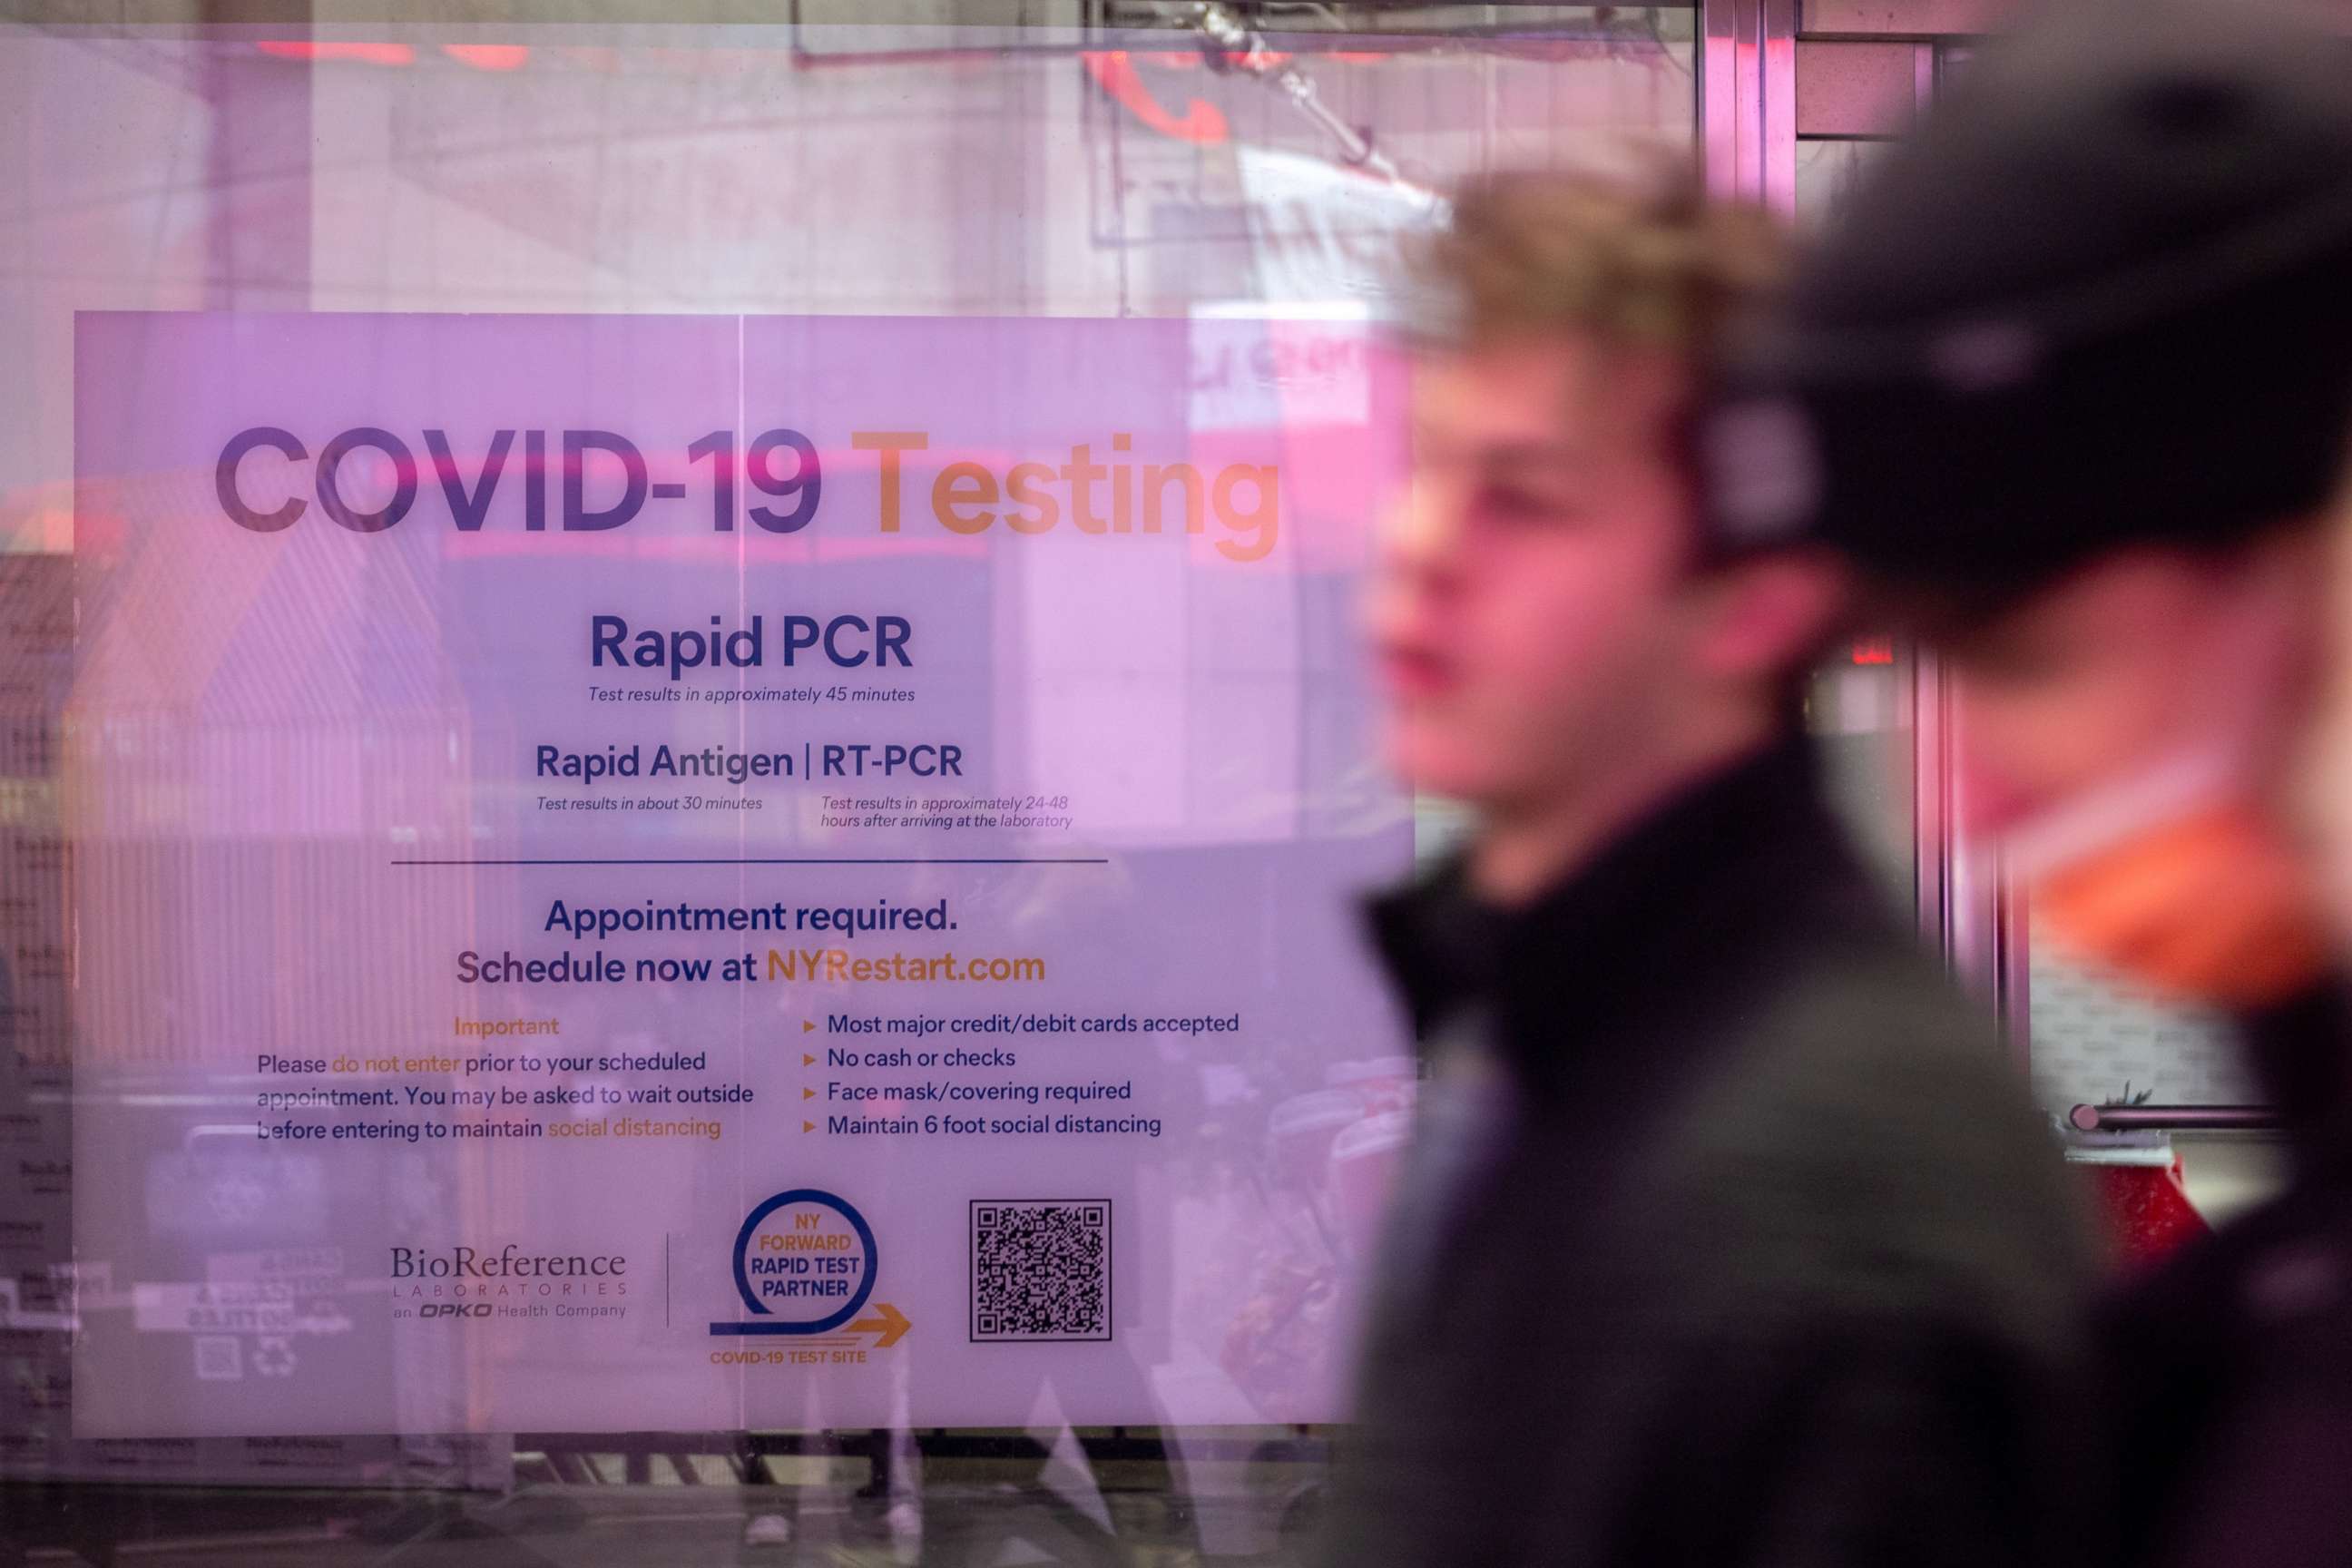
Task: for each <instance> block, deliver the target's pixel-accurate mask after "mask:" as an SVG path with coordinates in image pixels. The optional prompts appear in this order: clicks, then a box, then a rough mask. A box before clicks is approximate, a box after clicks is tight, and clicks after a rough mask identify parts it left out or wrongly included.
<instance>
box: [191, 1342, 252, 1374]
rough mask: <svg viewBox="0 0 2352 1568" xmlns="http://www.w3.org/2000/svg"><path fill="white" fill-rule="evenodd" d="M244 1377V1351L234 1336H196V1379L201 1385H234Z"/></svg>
mask: <svg viewBox="0 0 2352 1568" xmlns="http://www.w3.org/2000/svg"><path fill="white" fill-rule="evenodd" d="M244 1376H245V1349H244V1347H243V1346H242V1345H241V1344H240V1343H239V1342H238V1341H237V1337H236V1335H235V1334H198V1335H197V1336H196V1378H197V1380H198V1381H199V1382H202V1383H236V1382H237V1381H238V1380H239V1379H241V1378H243V1377H244Z"/></svg>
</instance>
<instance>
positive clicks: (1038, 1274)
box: [971, 1198, 1110, 1341]
mask: <svg viewBox="0 0 2352 1568" xmlns="http://www.w3.org/2000/svg"><path fill="white" fill-rule="evenodd" d="M971 1337H972V1338H973V1339H974V1340H999V1341H1003V1340H1016V1341H1017V1340H1107V1339H1108V1338H1110V1204H1109V1203H1108V1201H1106V1200H1100V1199H1094V1198H1080V1199H1075V1200H1070V1199H1063V1200H1055V1201H1052V1202H1043V1201H1037V1200H1031V1199H1024V1200H1018V1201H1011V1200H1005V1199H980V1200H976V1201H975V1202H974V1203H973V1204H972V1205H971Z"/></svg>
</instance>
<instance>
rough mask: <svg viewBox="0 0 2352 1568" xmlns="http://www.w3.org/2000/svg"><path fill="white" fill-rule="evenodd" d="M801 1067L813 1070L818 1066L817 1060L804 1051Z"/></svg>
mask: <svg viewBox="0 0 2352 1568" xmlns="http://www.w3.org/2000/svg"><path fill="white" fill-rule="evenodd" d="M801 1066H803V1067H804V1068H813V1067H814V1066H816V1058H814V1057H813V1056H811V1055H809V1054H808V1053H807V1052H806V1051H803V1052H802V1053H801Z"/></svg>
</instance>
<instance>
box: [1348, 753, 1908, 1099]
mask: <svg viewBox="0 0 2352 1568" xmlns="http://www.w3.org/2000/svg"><path fill="white" fill-rule="evenodd" d="M1825 914H1827V915H1831V916H1832V918H1834V919H1838V920H1845V919H1849V918H1859V919H1864V920H1874V921H1882V922H1883V921H1884V915H1885V911H1884V910H1883V909H1881V908H1880V907H1879V905H1878V902H1877V899H1876V896H1875V895H1874V893H1873V892H1872V890H1871V889H1870V886H1869V882H1868V879H1867V876H1866V875H1865V874H1864V871H1863V870H1862V868H1860V867H1859V865H1858V864H1856V862H1855V861H1854V859H1853V854H1852V851H1851V849H1850V848H1849V847H1848V846H1847V844H1846V842H1845V839H1844V837H1843V833H1842V832H1841V831H1840V830H1839V829H1838V827H1837V826H1836V825H1835V824H1834V823H1833V822H1832V820H1831V819H1830V816H1829V815H1828V812H1827V810H1826V808H1825V807H1824V806H1823V805H1822V803H1821V798H1820V795H1819V781H1818V778H1817V775H1816V770H1815V767H1814V763H1813V754H1812V749H1811V743H1810V742H1807V741H1806V740H1805V739H1804V738H1803V737H1802V736H1799V735H1791V736H1790V737H1787V738H1786V739H1784V740H1782V741H1780V742H1776V743H1775V744H1773V745H1772V746H1770V747H1768V748H1767V749H1766V750H1764V751H1763V752H1759V753H1757V754H1755V755H1753V756H1750V757H1748V759H1746V760H1744V761H1741V762H1739V763H1734V764H1732V765H1730V766H1728V767H1726V768H1724V769H1722V770H1720V771H1718V772H1717V773H1714V774H1712V775H1710V776H1708V777H1706V778H1704V779H1701V780H1699V781H1697V782H1696V783H1695V784H1692V785H1690V786H1689V787H1687V788H1685V789H1684V790H1683V791H1681V792H1680V793H1678V794H1677V795H1675V796H1673V797H1672V798H1670V799H1668V800H1666V801H1664V802H1663V803H1661V804H1660V805H1659V806H1658V807H1657V808H1656V809H1654V810H1653V811H1652V812H1651V813H1650V814H1649V815H1648V816H1645V817H1643V819H1641V820H1640V821H1639V822H1637V823H1635V824H1634V825H1633V826H1632V827H1631V828H1629V829H1628V830H1627V831H1625V832H1624V833H1622V834H1620V835H1619V836H1618V837H1616V838H1615V839H1614V840H1613V841H1612V842H1611V843H1610V844H1609V845H1608V846H1607V847H1605V848H1603V849H1602V850H1601V852H1600V854H1598V855H1597V856H1595V857H1594V858H1592V859H1591V860H1589V861H1588V862H1586V864H1585V865H1584V866H1583V867H1582V868H1580V869H1579V870H1577V871H1576V872H1575V873H1574V874H1573V875H1572V876H1570V878H1569V879H1567V880H1566V881H1564V882H1563V883H1562V884H1560V885H1559V887H1557V888H1555V889H1553V890H1552V891H1550V892H1549V893H1548V894H1546V895H1545V896H1543V897H1542V898H1540V899H1538V900H1537V901H1536V902H1535V903H1533V904H1532V905H1530V906H1528V907H1527V908H1525V909H1521V910H1501V909H1497V908H1496V907H1494V906H1492V905H1489V904H1486V903H1484V902H1482V901H1480V900H1478V899H1477V898H1476V897H1475V895H1473V894H1472V893H1471V891H1470V889H1469V888H1468V885H1467V879H1466V876H1465V868H1464V864H1463V861H1462V860H1461V858H1458V857H1457V858H1454V859H1452V860H1449V861H1446V862H1444V863H1443V864H1441V865H1440V866H1439V867H1437V868H1435V869H1434V870H1433V872H1432V873H1431V874H1430V875H1428V876H1427V877H1425V878H1423V879H1420V880H1418V881H1416V882H1415V883H1413V884H1412V885H1410V886H1408V887H1406V888H1404V889H1400V890H1399V891H1396V892H1393V893H1391V894H1389V895H1387V896H1386V897H1383V898H1381V899H1380V900H1376V901H1375V902H1374V903H1373V905H1372V907H1371V911H1370V915H1371V925H1372V931H1373V935H1374V940H1375V942H1377V944H1378V946H1379V948H1380V951H1381V955H1382V957H1383V959H1384V960H1385V961H1386V963H1387V965H1388V967H1389V970H1390V973H1391V977H1392V978H1393V980H1394V981H1395V983H1396V984H1397V986H1398V988H1399V990H1400V992H1401V993H1402V996H1403V998H1404V1001H1405V1004H1406V1006H1407V1008H1408V1009H1409V1011H1410V1013H1411V1015H1412V1020H1413V1025H1414V1028H1415V1032H1416V1033H1417V1034H1421V1035H1424V1036H1425V1035H1426V1034H1428V1033H1429V1032H1430V1031H1431V1030H1432V1029H1433V1028H1434V1027H1435V1026H1438V1025H1440V1024H1442V1023H1444V1021H1445V1020H1446V1019H1447V1018H1448V1017H1449V1016H1452V1015H1454V1014H1455V1013H1457V1012H1459V1011H1462V1010H1464V1009H1465V1008H1468V1007H1472V1006H1486V1007H1487V1008H1490V1009H1491V1010H1492V1011H1493V1013H1494V1014H1495V1016H1496V1035H1497V1038H1498V1040H1499V1042H1500V1043H1501V1044H1502V1045H1503V1046H1504V1047H1506V1049H1507V1050H1508V1051H1511V1052H1512V1053H1514V1054H1517V1055H1519V1056H1522V1057H1523V1058H1528V1065H1529V1066H1540V1065H1542V1064H1543V1063H1545V1062H1546V1061H1549V1060H1554V1059H1556V1058H1558V1057H1559V1050H1558V1048H1557V1042H1558V1041H1559V1039H1560V1038H1561V1037H1563V1036H1564V1035H1566V1034H1568V1033H1569V1032H1570V1030H1571V1029H1572V1028H1573V1026H1575V1025H1577V1024H1579V1023H1581V1024H1583V1025H1586V1026H1591V1025H1594V1024H1597V1023H1599V1022H1601V1021H1602V1019H1604V1018H1605V1017H1606V1016H1609V1015H1611V1014H1612V1013H1615V1012H1617V1011H1619V1010H1620V1009H1622V1008H1623V1007H1625V1006H1626V1005H1629V1004H1634V1003H1639V1002H1641V1001H1643V1000H1644V999H1663V998H1664V997H1666V996H1668V995H1670V994H1672V993H1673V992H1675V990H1676V989H1679V988H1687V987H1690V986H1692V985H1701V986H1704V985H1706V984H1709V982H1710V980H1712V979H1714V978H1716V977H1717V976H1720V975H1722V974H1724V973H1727V971H1728V970H1729V969H1730V968H1732V967H1733V966H1736V965H1739V964H1741V963H1744V962H1745V961H1747V960H1748V959H1751V958H1753V957H1754V956H1755V955H1756V954H1757V953H1758V952H1759V951H1760V950H1762V949H1764V948H1766V947H1768V946H1769V945H1771V944H1772V943H1773V942H1775V941H1776V939H1777V937H1778V936H1779V935H1780V933H1782V932H1784V931H1790V930H1794V929H1813V930H1818V929H1820V926H1821V917H1822V916H1823V915H1825Z"/></svg>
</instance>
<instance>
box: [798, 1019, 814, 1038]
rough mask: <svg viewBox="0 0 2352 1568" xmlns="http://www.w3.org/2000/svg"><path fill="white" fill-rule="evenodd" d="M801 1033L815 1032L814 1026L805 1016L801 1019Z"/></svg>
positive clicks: (811, 1033) (810, 1033)
mask: <svg viewBox="0 0 2352 1568" xmlns="http://www.w3.org/2000/svg"><path fill="white" fill-rule="evenodd" d="M801 1033H802V1034H803V1035H813V1034H814V1033H816V1026H815V1025H814V1024H812V1023H810V1022H809V1021H808V1020H807V1019H806V1018H803V1019H802V1020H801Z"/></svg>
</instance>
